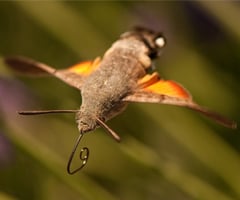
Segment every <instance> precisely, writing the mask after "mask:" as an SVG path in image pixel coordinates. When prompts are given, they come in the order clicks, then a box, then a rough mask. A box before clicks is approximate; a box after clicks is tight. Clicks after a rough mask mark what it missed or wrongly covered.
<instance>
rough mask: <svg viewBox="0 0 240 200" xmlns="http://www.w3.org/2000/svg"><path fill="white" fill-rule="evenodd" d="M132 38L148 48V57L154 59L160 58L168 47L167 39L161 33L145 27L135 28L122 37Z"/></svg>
mask: <svg viewBox="0 0 240 200" xmlns="http://www.w3.org/2000/svg"><path fill="white" fill-rule="evenodd" d="M130 37H132V38H135V39H137V40H139V41H141V42H142V43H143V44H144V45H145V46H146V47H147V48H148V50H149V51H148V55H149V57H150V58H152V59H154V58H156V57H158V56H159V55H160V53H161V50H162V49H163V47H164V46H165V45H166V39H165V37H164V36H163V34H162V33H161V32H157V31H153V30H151V29H147V28H143V27H135V28H134V29H132V30H131V31H128V32H125V33H123V34H122V35H121V38H130Z"/></svg>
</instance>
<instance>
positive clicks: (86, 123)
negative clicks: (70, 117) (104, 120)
mask: <svg viewBox="0 0 240 200" xmlns="http://www.w3.org/2000/svg"><path fill="white" fill-rule="evenodd" d="M76 122H77V124H78V130H79V132H80V133H87V132H89V131H93V130H94V129H95V128H96V127H97V122H96V120H95V118H93V116H92V115H88V114H85V113H84V112H81V111H78V112H77V113H76Z"/></svg>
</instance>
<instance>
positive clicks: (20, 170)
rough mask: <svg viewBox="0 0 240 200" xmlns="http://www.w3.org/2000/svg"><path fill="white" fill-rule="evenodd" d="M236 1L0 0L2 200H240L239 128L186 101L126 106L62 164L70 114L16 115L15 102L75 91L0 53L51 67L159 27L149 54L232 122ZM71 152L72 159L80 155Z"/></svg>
mask: <svg viewBox="0 0 240 200" xmlns="http://www.w3.org/2000/svg"><path fill="white" fill-rule="evenodd" d="M239 19H240V4H239V2H237V1H236V2H231V1H224V2H205V1H194V2H190V1H188V2H152V3H150V2H141V3H140V2H78V1H74V2H64V1H54V2H47V1H46V2H45V1H43V2H22V1H16V2H1V3H0V56H1V57H0V199H1V200H6V199H8V200H9V199H21V200H28V199H31V200H43V199H44V200H54V199H57V200H63V199H69V200H75V199H83V200H92V199H103V200H115V199H138V200H143V199H144V200H146V199H149V200H150V199H151V200H152V199H177V200H186V199H188V200H189V199H190V200H192V199H201V200H205V199H209V200H213V199H218V200H230V199H240V173H239V170H240V155H239V151H240V133H239V130H230V129H227V128H225V127H222V126H220V125H217V124H215V123H214V122H212V121H211V120H208V119H206V118H204V117H202V116H201V115H200V114H198V113H195V112H193V111H190V110H187V109H185V108H179V107H174V106H166V105H157V104H130V105H129V106H128V109H127V110H126V111H125V112H124V113H123V114H121V115H119V116H117V117H116V118H114V119H113V120H111V121H110V122H108V125H109V126H110V127H111V128H112V129H113V130H115V131H116V132H117V133H119V134H120V135H121V138H122V142H121V143H119V144H118V143H116V142H115V141H113V140H112V139H111V138H110V137H108V136H107V134H106V133H104V131H103V130H101V129H98V130H96V131H94V132H91V133H89V134H88V135H86V136H85V138H84V141H83V142H82V143H83V145H87V146H88V147H89V148H90V151H91V154H90V158H89V162H88V164H87V166H86V167H85V168H84V169H83V170H82V171H81V172H79V173H78V174H76V175H73V176H70V175H68V174H67V172H66V163H67V160H68V157H69V154H70V152H71V150H72V147H73V144H74V142H75V140H76V137H77V136H78V130H77V125H76V124H75V117H74V115H72V114H61V115H45V116H32V117H23V116H18V115H17V114H16V110H24V109H25V110H34V109H77V108H79V107H80V105H81V96H80V94H79V91H77V90H75V89H74V88H71V87H69V86H67V85H65V84H64V83H62V82H61V81H59V80H57V79H55V78H52V77H46V78H29V77H22V76H17V75H15V74H13V73H12V72H11V71H9V70H8V69H7V68H6V66H5V65H4V63H3V62H2V58H3V56H6V55H24V56H27V57H31V58H33V59H36V60H39V61H42V62H45V63H47V64H49V65H52V66H55V67H56V68H64V67H67V66H71V65H72V64H75V63H77V62H79V61H84V60H89V59H94V58H95V57H97V56H100V55H103V53H104V52H105V51H106V50H107V49H108V48H109V47H110V46H111V44H112V43H113V42H114V41H115V40H117V39H118V37H119V35H120V34H121V33H123V32H125V31H127V30H129V29H130V28H131V27H133V26H135V25H143V26H146V27H150V28H153V29H155V30H160V31H162V32H163V33H164V35H165V36H166V38H167V41H168V42H167V46H166V48H165V50H164V52H163V54H162V56H161V57H160V59H158V60H157V61H156V63H155V65H156V68H157V71H158V72H159V73H160V74H161V76H162V77H164V78H165V79H173V80H175V81H178V82H180V83H181V84H183V85H184V86H185V87H186V88H188V90H189V91H191V93H192V95H193V97H194V99H195V100H196V101H197V102H198V103H200V104H201V105H205V106H207V107H209V108H212V109H213V110H216V111H218V112H219V113H222V114H223V115H226V116H228V117H229V118H232V119H235V120H236V121H238V122H239V118H240V114H239V113H240V112H239V110H240V109H239V108H240V106H239V105H240V104H239V92H240V90H239V78H240V74H239V72H240V26H239ZM77 162H78V160H76V163H75V164H76V165H77Z"/></svg>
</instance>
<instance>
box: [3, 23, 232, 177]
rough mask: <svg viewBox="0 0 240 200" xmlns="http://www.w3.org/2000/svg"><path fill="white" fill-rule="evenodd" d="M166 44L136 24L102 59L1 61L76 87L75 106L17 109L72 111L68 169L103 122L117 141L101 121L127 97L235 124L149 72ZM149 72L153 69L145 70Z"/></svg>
mask: <svg viewBox="0 0 240 200" xmlns="http://www.w3.org/2000/svg"><path fill="white" fill-rule="evenodd" d="M165 45H166V39H165V37H164V36H163V34H162V33H160V32H156V31H153V30H150V29H147V28H143V27H137V28H134V29H132V30H130V31H128V32H125V33H123V34H122V35H121V36H120V38H119V39H118V40H117V41H116V42H114V43H113V44H112V46H111V47H110V48H109V49H108V50H107V51H106V53H105V54H104V56H103V58H102V59H101V58H99V57H98V58H96V59H95V60H93V61H85V62H81V63H78V64H76V65H74V66H72V67H69V68H67V69H55V68H53V67H51V66H48V65H46V64H44V63H41V62H38V61H35V60H32V59H29V58H25V57H19V56H15V57H14V56H12V57H6V58H5V59H4V61H5V63H6V65H7V66H8V67H10V68H11V69H13V70H15V71H17V72H21V73H23V74H31V75H44V74H50V75H52V76H55V77H57V78H58V79H60V80H62V81H63V82H65V83H67V84H68V85H70V86H72V87H74V88H76V89H78V90H80V92H81V96H82V105H81V107H80V109H79V110H45V111H44V110H38V111H19V114H22V115H34V114H47V113H75V114H76V122H77V125H78V130H79V132H80V134H79V137H78V138H77V140H76V143H75V146H74V148H73V150H72V153H71V154H70V158H69V161H68V164H67V171H68V173H69V174H74V173H75V172H77V171H79V170H80V169H82V167H83V166H85V164H86V163H87V160H88V158H89V149H88V148H87V147H84V148H82V149H81V151H80V159H81V161H82V163H81V166H80V167H78V168H76V169H71V168H72V167H71V164H72V160H73V158H74V155H75V152H76V150H77V147H78V145H79V143H80V140H81V139H82V136H83V135H84V134H85V133H87V132H89V131H93V130H94V129H96V128H98V127H102V128H104V129H105V130H106V132H107V133H109V134H110V135H111V136H112V137H113V138H114V139H115V140H116V141H120V137H119V135H118V134H117V133H115V132H114V131H113V130H112V129H111V128H109V127H108V126H107V125H106V123H105V122H106V121H108V120H109V119H111V118H113V117H114V116H116V115H118V114H120V113H121V112H122V111H123V110H124V109H125V108H126V106H127V105H128V103H130V102H147V103H161V104H170V105H176V106H183V107H187V108H190V109H192V110H195V111H197V112H200V113H202V114H203V115H205V116H207V117H209V118H211V119H213V120H215V121H216V122H217V123H219V124H222V125H223V126H226V127H228V128H232V129H234V128H236V127H237V125H236V123H235V122H234V121H232V120H229V119H227V118H225V117H223V116H221V115H219V114H217V113H215V112H213V111H209V110H208V109H206V108H204V107H202V106H199V105H198V104H197V103H195V102H194V101H193V99H192V97H191V94H190V93H189V92H188V91H187V90H186V89H185V88H184V87H183V86H181V85H180V84H178V83H176V82H175V81H172V80H164V79H162V78H161V77H160V76H159V74H158V73H157V72H154V71H153V60H154V59H156V58H158V57H159V56H160V54H161V52H162V49H163V48H164V46H165ZM150 71H153V72H150Z"/></svg>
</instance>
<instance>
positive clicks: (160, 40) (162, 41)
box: [155, 36, 166, 48]
mask: <svg viewBox="0 0 240 200" xmlns="http://www.w3.org/2000/svg"><path fill="white" fill-rule="evenodd" d="M155 43H156V45H157V47H159V48H162V47H164V46H165V44H166V40H165V38H164V37H162V36H161V37H158V38H156V39H155Z"/></svg>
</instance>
